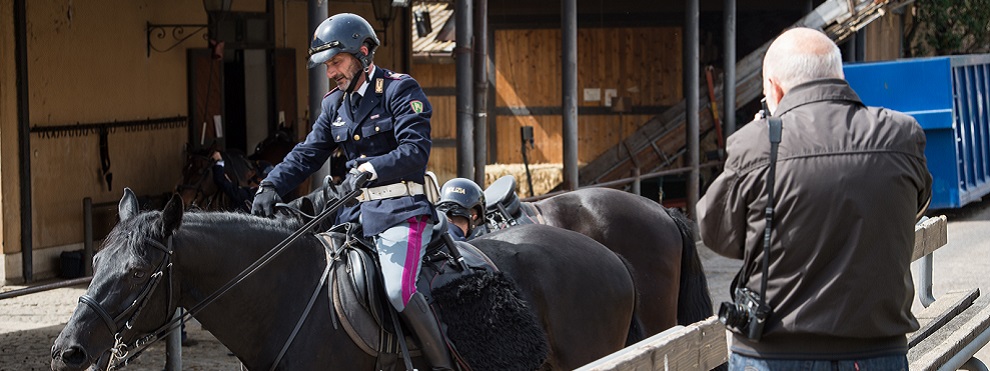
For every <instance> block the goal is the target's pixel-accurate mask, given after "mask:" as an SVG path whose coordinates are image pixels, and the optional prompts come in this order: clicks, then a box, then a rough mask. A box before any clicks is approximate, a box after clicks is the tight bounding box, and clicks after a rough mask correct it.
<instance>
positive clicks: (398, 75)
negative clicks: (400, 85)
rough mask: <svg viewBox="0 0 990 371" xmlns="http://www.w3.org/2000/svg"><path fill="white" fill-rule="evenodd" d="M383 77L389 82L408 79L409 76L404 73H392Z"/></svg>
mask: <svg viewBox="0 0 990 371" xmlns="http://www.w3.org/2000/svg"><path fill="white" fill-rule="evenodd" d="M385 77H387V78H388V79H390V80H402V79H404V78H407V77H409V75H407V74H404V73H398V72H392V73H390V74H388V75H386V76H385Z"/></svg>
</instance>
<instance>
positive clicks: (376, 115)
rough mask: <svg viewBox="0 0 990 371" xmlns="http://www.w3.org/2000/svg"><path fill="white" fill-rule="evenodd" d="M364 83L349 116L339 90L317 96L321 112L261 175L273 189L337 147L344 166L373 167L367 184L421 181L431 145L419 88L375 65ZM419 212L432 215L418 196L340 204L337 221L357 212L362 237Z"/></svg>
mask: <svg viewBox="0 0 990 371" xmlns="http://www.w3.org/2000/svg"><path fill="white" fill-rule="evenodd" d="M362 73H363V72H362ZM368 84H369V85H368V87H367V88H366V90H365V91H364V96H363V97H362V98H361V100H360V103H359V104H358V107H357V108H356V109H355V114H354V115H353V116H352V114H351V109H350V107H349V102H347V101H345V100H344V99H343V97H344V92H343V91H340V90H337V89H334V90H331V91H330V93H328V94H327V95H326V96H325V97H324V98H323V104H322V112H321V113H320V116H319V117H318V118H317V119H316V122H315V123H314V124H313V130H312V131H310V133H309V135H307V136H306V141H305V142H303V143H299V144H297V145H296V147H295V148H293V149H292V152H290V153H289V154H288V155H287V156H286V157H285V159H284V160H283V161H282V162H281V163H280V164H278V166H276V167H275V169H273V170H272V171H271V173H269V174H268V177H267V178H266V179H265V180H266V181H269V182H272V183H273V185H274V186H275V190H276V191H277V192H278V194H280V195H282V194H286V193H287V192H289V191H290V190H292V189H294V188H295V187H296V186H298V185H299V183H301V182H302V181H303V180H305V179H306V177H308V176H309V175H310V174H312V173H313V172H315V171H316V170H318V169H319V168H320V167H321V166H322V165H323V164H324V163H325V162H326V160H327V158H328V157H329V156H330V153H331V152H333V151H334V149H336V148H337V147H341V148H342V149H343V151H344V154H345V156H346V158H347V163H346V167H347V168H356V167H358V165H360V164H362V163H364V162H370V163H371V165H372V166H374V168H375V172H376V173H377V174H378V178H377V179H375V180H374V181H372V182H371V183H369V184H368V185H367V187H376V186H382V185H388V184H393V183H397V182H400V181H412V182H415V183H420V184H422V183H423V179H424V178H425V176H426V163H427V160H428V159H429V157H430V147H431V145H432V142H431V140H430V116H431V115H432V107H431V106H430V102H429V101H428V100H427V99H426V95H425V94H424V93H423V89H422V88H420V86H419V83H417V82H416V80H415V79H413V78H412V77H410V76H409V75H404V74H397V73H394V72H391V71H388V70H385V69H383V68H381V67H375V70H374V72H373V73H372V75H371V78H370V79H369V80H368ZM420 215H429V216H431V217H432V215H433V206H432V205H431V204H430V202H429V201H428V200H427V198H426V196H424V195H417V196H412V197H408V196H406V197H397V198H390V199H384V200H375V201H367V202H361V203H359V204H358V205H356V206H353V207H344V208H343V209H342V210H341V211H340V213H338V215H337V222H338V223H343V222H358V217H359V216H361V220H360V221H361V224H362V225H363V228H364V234H365V236H373V235H377V234H379V233H381V232H382V231H384V230H386V229H388V228H390V227H392V226H394V225H396V224H398V223H400V222H403V221H405V220H407V219H409V218H411V217H414V216H420Z"/></svg>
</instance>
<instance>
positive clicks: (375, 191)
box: [357, 181, 425, 202]
mask: <svg viewBox="0 0 990 371" xmlns="http://www.w3.org/2000/svg"><path fill="white" fill-rule="evenodd" d="M424 193H425V192H424V190H423V185H422V184H419V183H414V182H407V181H402V182H398V183H393V184H389V185H383V186H380V187H371V188H362V189H361V195H359V196H358V197H357V199H358V201H361V202H365V201H374V200H383V199H386V198H395V197H402V196H415V195H421V194H424Z"/></svg>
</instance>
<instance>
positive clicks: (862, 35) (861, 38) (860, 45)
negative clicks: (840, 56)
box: [856, 28, 866, 62]
mask: <svg viewBox="0 0 990 371" xmlns="http://www.w3.org/2000/svg"><path fill="white" fill-rule="evenodd" d="M865 61H866V28H861V29H859V31H856V62H865Z"/></svg>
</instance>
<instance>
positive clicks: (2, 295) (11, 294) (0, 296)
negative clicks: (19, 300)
mask: <svg viewBox="0 0 990 371" xmlns="http://www.w3.org/2000/svg"><path fill="white" fill-rule="evenodd" d="M92 280H93V277H92V276H89V277H79V278H73V279H71V280H65V281H58V282H53V283H49V284H44V285H37V286H31V287H25V288H23V289H17V290H10V291H7V292H0V300H4V299H10V298H16V297H18V296H22V295H28V294H34V293H36V292H42V291H48V290H54V289H60V288H63V287H70V286H76V285H82V284H88V283H89V282H90V281H92Z"/></svg>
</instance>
